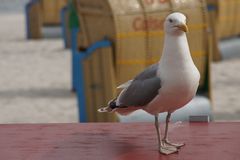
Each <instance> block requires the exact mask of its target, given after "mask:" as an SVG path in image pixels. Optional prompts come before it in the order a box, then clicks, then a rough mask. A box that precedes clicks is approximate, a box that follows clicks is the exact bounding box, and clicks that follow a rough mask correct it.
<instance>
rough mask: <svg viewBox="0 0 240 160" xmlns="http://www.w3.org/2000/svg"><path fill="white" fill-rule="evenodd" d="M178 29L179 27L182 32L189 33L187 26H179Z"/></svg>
mask: <svg viewBox="0 0 240 160" xmlns="http://www.w3.org/2000/svg"><path fill="white" fill-rule="evenodd" d="M176 27H178V28H179V29H180V30H182V31H183V32H188V27H187V25H186V24H179V25H177V26H176Z"/></svg>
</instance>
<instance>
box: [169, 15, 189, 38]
mask: <svg viewBox="0 0 240 160" xmlns="http://www.w3.org/2000/svg"><path fill="white" fill-rule="evenodd" d="M186 20H187V18H186V16H185V15H184V14H182V13H180V12H174V13H172V14H170V15H168V16H167V17H166V19H165V21H164V31H165V33H166V34H170V35H176V36H177V35H181V34H183V33H185V32H188V27H187V25H186Z"/></svg>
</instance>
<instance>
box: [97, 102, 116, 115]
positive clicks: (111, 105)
mask: <svg viewBox="0 0 240 160" xmlns="http://www.w3.org/2000/svg"><path fill="white" fill-rule="evenodd" d="M116 108H117V105H116V99H113V100H111V101H109V102H108V106H107V107H101V108H99V109H98V112H101V113H104V112H112V111H113V110H115V109H116Z"/></svg>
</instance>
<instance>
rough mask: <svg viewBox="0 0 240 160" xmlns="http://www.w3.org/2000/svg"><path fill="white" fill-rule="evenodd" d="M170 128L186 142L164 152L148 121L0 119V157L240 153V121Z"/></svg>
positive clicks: (185, 157) (177, 158) (185, 159)
mask: <svg viewBox="0 0 240 160" xmlns="http://www.w3.org/2000/svg"><path fill="white" fill-rule="evenodd" d="M162 127H163V126H162ZM169 134H170V137H172V140H175V141H180V142H185V143H186V146H185V147H183V148H182V149H181V150H180V152H179V153H178V154H173V155H169V156H164V155H161V154H159V153H158V151H157V138H156V131H155V128H154V125H153V124H152V123H130V124H126V123H124V124H121V123H104V124H103V123H85V124H43V125H34V124H29V125H28V124H26V125H22V124H21V125H0V159H1V160H156V159H160V160H161V159H162V160H208V159H211V160H215V159H219V160H220V159H221V160H239V159H240V123H176V124H171V125H170V129H169Z"/></svg>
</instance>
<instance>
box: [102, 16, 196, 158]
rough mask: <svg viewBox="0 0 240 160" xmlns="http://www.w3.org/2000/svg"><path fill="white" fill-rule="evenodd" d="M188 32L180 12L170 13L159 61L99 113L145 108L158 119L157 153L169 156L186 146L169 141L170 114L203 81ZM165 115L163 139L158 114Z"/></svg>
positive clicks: (121, 112) (125, 112)
mask: <svg viewBox="0 0 240 160" xmlns="http://www.w3.org/2000/svg"><path fill="white" fill-rule="evenodd" d="M187 32H188V27H187V25H186V16H185V15H184V14H182V13H180V12H174V13H171V14H169V15H168V16H167V17H166V18H165V20H164V45H163V51H162V57H161V58H160V60H159V62H158V63H156V64H153V65H151V66H149V67H147V68H146V69H145V70H144V71H142V72H141V73H139V74H138V75H137V76H136V77H135V78H134V79H132V80H129V81H127V82H126V83H124V84H122V85H120V86H119V87H118V88H120V89H122V91H121V92H120V94H119V95H118V96H117V98H115V99H113V100H111V101H110V102H109V103H108V106H107V107H102V108H100V109H99V110H98V111H99V112H116V113H118V114H120V115H128V114H130V113H132V112H134V111H136V110H138V109H142V110H144V111H146V112H147V113H150V114H151V115H153V116H155V127H156V131H157V140H158V150H159V152H160V153H162V154H166V155H168V154H172V153H177V152H178V150H179V149H180V148H181V147H182V146H184V143H171V142H170V141H169V140H168V124H169V121H170V117H171V114H172V113H173V112H174V111H175V110H177V109H179V108H181V107H183V106H184V105H186V104H187V103H188V102H190V101H191V100H192V99H193V97H194V96H195V95H196V92H197V88H198V85H199V80H200V74H199V71H198V69H197V67H196V66H195V65H194V62H193V60H192V57H191V53H190V49H189V45H188V41H187V36H186V33H187ZM196 38H197V37H196ZM162 112H167V113H168V114H167V116H166V125H165V133H164V136H163V138H161V132H160V129H159V122H158V116H159V113H162Z"/></svg>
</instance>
